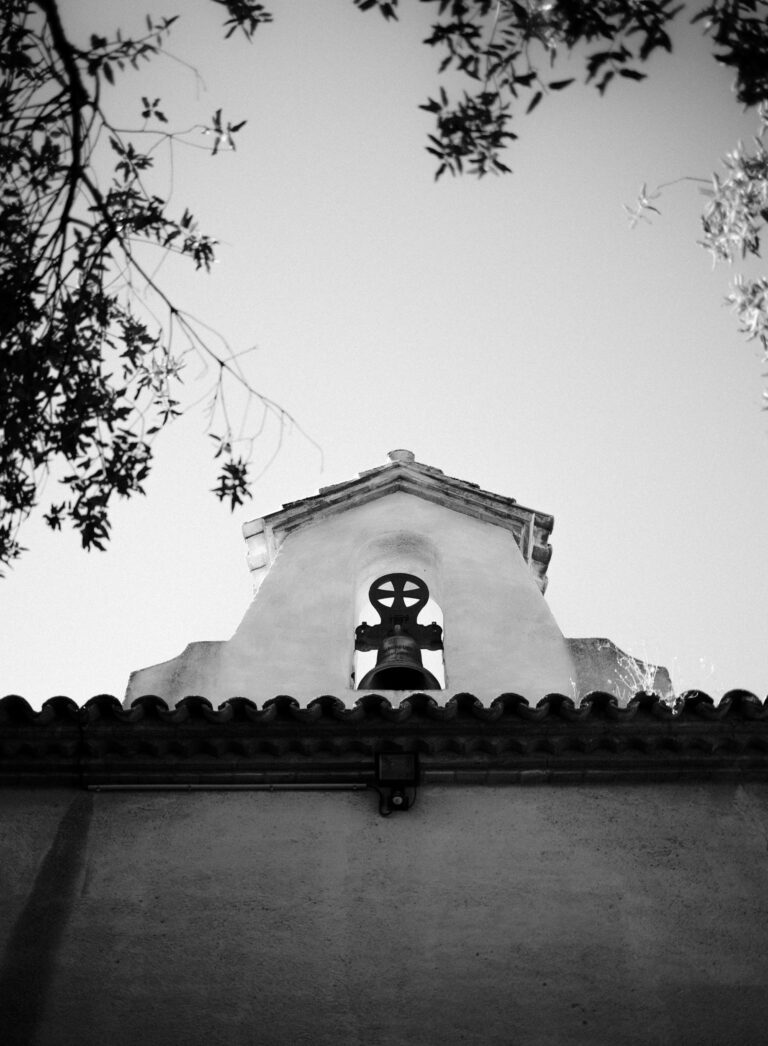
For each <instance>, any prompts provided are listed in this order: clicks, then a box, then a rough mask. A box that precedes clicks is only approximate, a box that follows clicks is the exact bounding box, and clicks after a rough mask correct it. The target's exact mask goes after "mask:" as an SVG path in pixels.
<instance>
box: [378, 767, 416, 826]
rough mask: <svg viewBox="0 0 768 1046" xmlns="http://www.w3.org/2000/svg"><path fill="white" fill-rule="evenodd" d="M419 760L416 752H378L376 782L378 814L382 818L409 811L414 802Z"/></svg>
mask: <svg viewBox="0 0 768 1046" xmlns="http://www.w3.org/2000/svg"><path fill="white" fill-rule="evenodd" d="M418 783H419V758H418V755H417V753H416V752H378V753H377V754H376V781H375V784H374V787H375V789H376V791H377V792H378V793H379V813H380V814H381V815H382V816H383V817H389V815H390V814H394V813H401V812H403V811H405V810H409V809H410V808H411V807H412V806H413V804H414V803H415V802H416V786H417V784H418Z"/></svg>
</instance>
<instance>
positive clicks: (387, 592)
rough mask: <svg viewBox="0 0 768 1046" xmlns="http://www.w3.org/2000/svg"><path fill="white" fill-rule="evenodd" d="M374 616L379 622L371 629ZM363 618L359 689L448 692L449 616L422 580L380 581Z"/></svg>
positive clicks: (394, 577)
mask: <svg viewBox="0 0 768 1046" xmlns="http://www.w3.org/2000/svg"><path fill="white" fill-rule="evenodd" d="M373 615H377V616H378V617H379V622H378V623H376V624H372V625H371V624H369V623H368V618H369V617H371V616H373ZM361 617H362V621H361V623H360V624H359V625H358V626H357V628H356V629H355V658H354V671H353V686H354V687H355V688H356V689H358V690H375V689H380V690H442V689H443V688H444V686H445V669H444V664H443V638H442V636H443V629H442V622H443V615H442V612H441V610H440V607H439V606H438V605H437V603H436V602H435V600H434V599H432V598H431V596H430V594H429V589H428V588H427V585H426V583H425V582H424V581H423V580H422V579H421V578H420V577H417V576H416V575H415V574H404V573H399V572H393V573H390V574H384V575H382V576H381V577H378V578H376V579H375V580H374V581H373V582H372V583H371V585H370V586H369V588H368V591H367V599H366V600H365V602H364V603H363V607H362V612H361V614H360V615H359V616H358V620H360V618H361ZM425 622H429V623H428V624H426V623H425Z"/></svg>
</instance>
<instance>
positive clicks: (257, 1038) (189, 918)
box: [0, 783, 768, 1046]
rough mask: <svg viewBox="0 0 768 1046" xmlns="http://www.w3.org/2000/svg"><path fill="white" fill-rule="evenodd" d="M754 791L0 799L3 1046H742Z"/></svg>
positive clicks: (748, 1025) (620, 788) (466, 790)
mask: <svg viewBox="0 0 768 1046" xmlns="http://www.w3.org/2000/svg"><path fill="white" fill-rule="evenodd" d="M767 802H768V784H764V783H750V784H745V785H738V784H724V783H718V784H715V783H705V784H698V785H696V784H688V785H685V786H680V785H676V784H635V785H632V784H624V785H616V784H614V785H611V786H576V785H572V786H547V785H544V786H534V787H525V786H518V787H506V788H492V787H474V788H473V787H471V786H469V787H464V786H458V785H454V786H446V787H440V786H436V785H431V786H428V787H424V788H423V789H422V790H421V791H420V793H419V796H418V802H417V805H416V806H415V808H414V809H412V810H411V811H409V812H408V813H406V814H400V815H395V816H392V817H390V818H388V819H383V818H381V817H380V816H379V814H378V812H377V804H376V801H375V796H374V795H373V794H372V793H369V792H301V793H298V792H281V791H275V792H264V791H248V792H244V791H241V792H235V791H219V792H143V793H141V792H101V793H94V792H80V791H71V790H67V789H63V788H62V789H56V790H44V789H37V790H32V789H28V790H23V789H17V790H13V789H6V790H3V791H2V792H0V845H1V848H2V861H1V862H0V886H1V887H2V888H1V889H0V957H2V966H0V998H2V1000H3V1005H2V1007H0V1041H2V1042H3V1043H4V1046H22V1044H23V1046H30V1044H34V1046H75V1044H77V1046H103V1044H104V1043H109V1044H110V1046H136V1044H137V1043H141V1044H142V1046H167V1044H168V1043H184V1044H185V1046H255V1044H259V1046H262V1044H266V1046H273V1044H275V1046H276V1044H285V1046H326V1044H328V1046H363V1044H365V1046H402V1044H404V1043H418V1044H423V1046H433V1044H434V1046H453V1044H458V1043H484V1044H489V1046H497V1044H498V1046H509V1044H510V1043H516V1044H520V1046H595V1044H602V1043H606V1044H608V1043H610V1044H611V1046H614V1044H617V1043H618V1044H621V1046H652V1044H658V1046H662V1044H663V1046H667V1044H669V1043H680V1044H691V1046H703V1044H709V1043H711V1044H717V1046H745V1044H750V1046H751V1044H757V1043H760V1042H764V1041H765V1022H766V1020H768V995H767V994H766V991H765V984H766V981H767V980H768V953H766V949H765V940H766V937H767V936H768V859H767V856H766V841H767V840H768V813H767V812H766V811H767V810H768V805H767Z"/></svg>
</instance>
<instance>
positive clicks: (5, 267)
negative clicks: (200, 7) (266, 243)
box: [0, 0, 275, 571]
mask: <svg viewBox="0 0 768 1046" xmlns="http://www.w3.org/2000/svg"><path fill="white" fill-rule="evenodd" d="M217 2H218V0H217ZM224 6H226V8H227V11H228V14H229V16H230V18H229V21H228V23H227V24H228V25H229V26H230V32H231V30H232V27H234V28H238V27H239V28H241V29H242V30H243V31H244V33H245V35H246V36H248V37H249V38H250V36H251V35H252V33H253V32H254V31H255V28H256V27H257V26H258V25H259V24H261V23H262V22H264V21H269V17H270V16H269V15H268V14H267V13H266V12H265V11H264V9H263V8H262V7H261V5H259V4H254V3H251V2H250V0H237V2H229V3H226V4H225V5H224ZM175 21H176V19H175V18H163V19H160V20H159V21H156V20H155V21H153V19H152V18H151V17H148V18H147V21H146V33H144V34H143V35H142V36H141V37H139V38H126V37H124V36H123V35H122V34H121V32H120V31H119V30H118V31H117V32H116V33H115V35H114V36H113V37H111V38H107V37H103V36H99V35H96V34H94V35H92V36H91V38H90V41H89V43H88V45H87V46H85V47H76V46H75V45H74V44H73V43H72V42H71V41H70V40H69V38H68V37H67V35H66V33H65V30H64V27H63V25H62V22H61V18H60V15H59V9H58V6H57V4H56V2H55V0H34V2H33V0H0V29H2V32H3V39H4V41H5V46H4V48H3V50H2V52H0V160H2V171H3V178H2V184H0V352H1V353H2V381H0V571H1V570H2V568H3V567H7V566H8V565H9V564H10V563H11V562H12V561H13V560H14V559H16V558H17V557H18V555H19V554H20V553H21V551H22V548H21V545H20V543H19V540H18V529H19V525H20V523H21V522H22V521H23V519H24V518H26V516H27V515H28V514H29V513H30V512H31V511H32V509H33V508H34V507H35V506H36V505H38V503H39V502H40V498H41V496H42V494H43V489H44V486H45V484H46V480H47V479H48V478H49V477H52V478H53V479H54V480H55V481H56V482H57V483H58V485H59V487H60V488H61V489H62V492H63V494H64V496H63V497H59V498H57V499H56V500H55V501H54V502H53V503H51V504H50V505H49V506H48V509H47V511H46V513H45V516H44V518H45V519H46V520H47V522H48V523H49V525H50V526H51V527H53V528H55V529H59V528H61V526H62V523H63V522H64V521H68V522H69V523H70V524H71V525H72V526H74V528H75V529H76V530H77V531H78V533H79V535H80V539H81V541H82V544H83V546H84V548H86V549H90V548H98V549H103V548H104V547H105V543H106V542H107V540H108V538H109V533H110V508H111V505H112V503H113V501H114V499H115V498H116V497H130V496H132V495H134V494H137V493H143V491H144V484H145V481H146V479H147V477H148V475H149V472H150V468H151V463H152V442H153V438H154V436H155V435H156V434H157V433H158V432H159V431H160V430H161V429H162V428H163V427H164V426H165V425H166V424H168V423H169V422H170V421H172V420H173V419H174V418H176V417H178V416H179V414H180V413H182V411H183V407H182V404H181V399H180V395H179V389H180V384H181V381H182V371H183V365H184V360H185V357H186V356H187V355H188V354H189V353H190V352H192V351H194V352H196V353H197V354H198V355H202V356H203V357H206V358H207V359H209V360H213V361H214V363H215V365H216V378H215V381H214V385H213V389H212V395H213V401H214V414H216V410H218V415H216V416H218V417H219V420H220V422H221V423H222V424H223V426H224V432H225V434H226V435H227V439H226V441H225V442H226V445H227V446H228V447H229V452H228V453H227V454H226V455H225V456H224V458H223V459H222V462H221V463H220V464H221V474H220V477H219V484H218V486H217V487H216V488H215V493H216V494H217V496H219V497H220V498H222V499H225V498H226V499H227V500H229V501H230V503H231V504H232V505H234V504H237V503H239V501H242V499H243V498H244V497H246V496H248V467H247V462H245V461H244V460H243V459H242V458H240V457H237V456H235V453H234V450H233V449H232V439H231V438H229V437H230V436H231V433H230V432H229V429H230V422H229V418H228V416H227V414H226V401H225V399H224V388H223V384H224V380H225V378H227V377H229V378H232V379H234V380H235V381H237V382H239V383H240V384H241V385H243V386H244V387H245V388H246V391H247V392H248V394H249V395H253V396H255V395H256V393H255V390H253V389H251V388H250V386H249V385H248V383H247V381H245V379H244V377H243V375H242V373H241V372H240V371H239V369H238V367H237V366H236V364H235V363H234V362H232V361H231V360H229V359H228V358H227V354H226V351H225V352H224V353H222V352H216V351H214V350H213V348H212V347H211V345H210V344H209V342H208V341H206V339H205V338H203V337H201V335H200V334H199V333H198V332H197V331H196V329H195V327H194V324H193V323H192V322H191V321H190V320H189V318H188V317H186V316H185V315H184V314H183V313H182V312H181V311H180V310H179V309H177V308H176V307H175V306H174V304H173V302H172V301H170V299H168V297H167V296H166V295H165V294H164V292H163V290H162V288H161V287H160V286H159V284H158V283H157V281H156V280H155V278H154V277H153V276H152V275H151V273H150V271H148V269H147V258H148V257H149V255H148V254H147V252H148V251H150V252H151V251H155V252H157V253H158V254H159V256H160V257H163V256H166V255H168V254H169V253H171V254H177V255H179V256H182V257H186V258H188V259H190V260H191V261H192V263H193V264H194V266H195V268H197V269H202V270H205V271H208V270H210V268H211V265H212V264H213V262H214V259H215V246H216V241H215V240H214V239H213V238H211V237H210V236H208V235H206V234H204V233H202V232H201V231H200V230H199V228H198V223H197V221H196V219H195V217H194V215H193V214H192V212H191V211H190V210H189V209H188V208H183V209H182V210H181V213H179V212H178V211H176V210H175V208H174V207H173V206H172V201H171V199H170V198H169V196H168V194H162V193H158V192H156V191H154V189H153V188H152V187H151V179H152V175H153V169H154V166H155V159H156V155H157V149H158V147H159V146H160V145H162V144H167V145H169V146H171V147H172V146H173V145H174V144H175V143H177V142H178V141H180V140H182V139H183V133H182V134H181V135H179V134H174V133H172V132H169V131H167V130H165V129H163V125H166V124H167V123H168V119H167V117H166V115H165V113H164V111H163V109H162V107H161V99H159V98H153V99H149V98H147V97H143V98H142V99H141V108H140V113H141V117H142V119H143V120H144V126H143V127H140V128H137V129H136V131H135V132H130V131H129V132H126V131H124V130H122V129H120V128H117V127H115V126H114V125H113V123H112V122H111V121H110V119H109V116H108V114H107V111H106V109H105V106H104V104H103V91H104V89H105V87H109V86H110V85H112V84H114V82H115V79H116V76H117V75H119V74H120V73H122V72H123V71H124V70H126V69H127V68H129V67H130V68H138V66H139V65H140V63H142V62H146V61H149V60H152V59H154V58H157V57H158V56H159V55H161V54H162V53H163V52H164V48H165V43H166V40H167V37H168V33H169V30H170V28H171V26H172V25H173V23H174V22H175ZM228 35H229V33H228ZM147 122H151V123H152V124H156V125H157V127H158V130H157V131H149V130H148V128H147ZM244 122H245V121H238V122H235V123H233V122H232V121H227V120H225V119H224V118H223V117H222V112H221V110H220V109H219V110H217V111H216V112H215V113H214V115H213V118H212V121H211V124H210V125H209V126H207V127H205V126H203V127H199V128H197V130H198V131H200V132H205V133H208V134H211V135H213V139H214V144H213V147H212V149H211V152H212V153H213V154H216V153H217V152H218V151H220V150H221V149H223V148H234V136H235V135H236V134H237V132H238V131H239V130H240V129H241V128H242V127H243V125H244ZM140 138H141V144H139V139H140ZM105 150H107V151H105ZM109 154H111V157H112V159H111V163H110V162H108V155H109ZM97 158H98V163H97ZM97 170H98V172H99V174H98V175H97ZM105 170H107V171H110V170H111V174H109V175H108V177H107V178H106V180H105V179H104V171H105ZM147 292H152V293H154V295H155V296H156V298H157V299H158V300H159V302H160V304H161V306H162V307H163V309H164V311H165V313H166V317H167V318H166V321H165V322H164V323H161V322H159V321H158V320H157V319H156V318H155V316H154V314H153V313H149V312H148V311H147V310H146V309H145V308H144V307H143V305H142V302H143V300H144V298H145V295H146V293H147ZM174 333H176V334H177V335H178V334H181V335H183V338H184V340H183V343H182V346H181V348H180V351H178V352H176V351H172V340H173V336H174ZM274 406H275V405H272V404H270V407H274Z"/></svg>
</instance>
